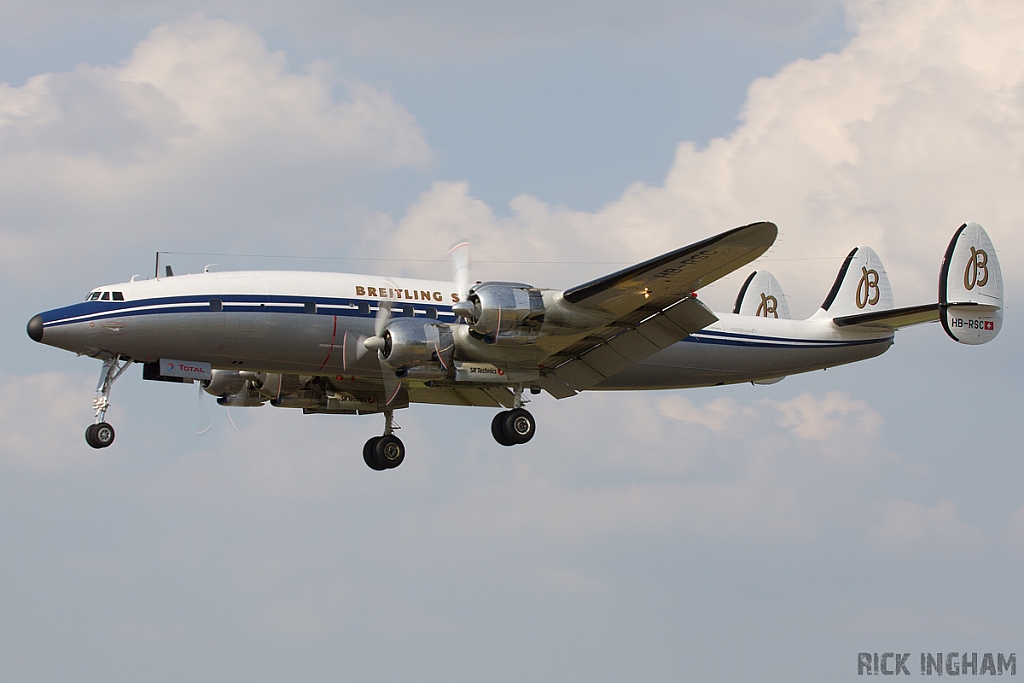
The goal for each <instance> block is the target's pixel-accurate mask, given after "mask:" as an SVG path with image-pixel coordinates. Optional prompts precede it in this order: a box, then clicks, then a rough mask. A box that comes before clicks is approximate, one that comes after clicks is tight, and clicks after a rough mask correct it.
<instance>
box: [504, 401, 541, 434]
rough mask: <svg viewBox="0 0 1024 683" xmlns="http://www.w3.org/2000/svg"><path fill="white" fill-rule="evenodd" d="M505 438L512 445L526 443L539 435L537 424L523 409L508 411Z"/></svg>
mask: <svg viewBox="0 0 1024 683" xmlns="http://www.w3.org/2000/svg"><path fill="white" fill-rule="evenodd" d="M504 427H505V429H504V432H505V437H506V438H507V439H508V440H509V441H511V442H512V443H526V442H527V441H529V440H530V439H532V438H533V435H534V434H536V433H537V422H536V420H534V419H533V415H530V412H529V411H527V410H525V409H523V408H516V409H515V410H510V411H508V414H507V415H506V416H505V424H504Z"/></svg>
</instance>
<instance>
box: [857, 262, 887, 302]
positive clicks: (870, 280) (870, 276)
mask: <svg viewBox="0 0 1024 683" xmlns="http://www.w3.org/2000/svg"><path fill="white" fill-rule="evenodd" d="M860 271H861V273H863V274H862V275H861V276H860V282H858V283H857V308H864V307H865V306H867V305H871V306H874V305H875V304H877V303H878V297H879V296H880V295H881V293H880V292H879V291H878V271H877V270H874V269H872V270H868V269H867V266H861V268H860Z"/></svg>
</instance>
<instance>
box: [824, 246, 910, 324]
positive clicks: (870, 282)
mask: <svg viewBox="0 0 1024 683" xmlns="http://www.w3.org/2000/svg"><path fill="white" fill-rule="evenodd" d="M892 309H893V299H892V287H890V286H889V275H888V274H887V273H886V272H885V266H883V265H882V261H881V259H879V258H878V254H876V253H875V252H874V250H873V249H872V248H871V247H855V248H854V250H853V251H851V252H850V254H849V255H848V256H847V257H846V260H845V261H843V265H842V267H841V268H840V269H839V274H838V275H837V276H836V281H835V282H834V283H833V284H832V289H831V290H829V293H828V296H827V297H825V301H824V303H822V304H821V308H820V309H818V312H817V313H815V314H814V316H813V317H814V318H841V317H844V316H851V315H857V314H862V313H876V312H881V311H890V310H892Z"/></svg>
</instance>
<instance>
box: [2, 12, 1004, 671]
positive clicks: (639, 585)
mask: <svg viewBox="0 0 1024 683" xmlns="http://www.w3.org/2000/svg"><path fill="white" fill-rule="evenodd" d="M1021 35H1024V9H1022V8H1021V7H1020V4H1019V2H1017V1H1016V0H978V1H977V2H973V3H962V2H956V1H954V0H846V1H845V2H834V1H831V0H779V1H772V0H729V1H726V2H715V3H709V2H661V1H660V0H649V1H637V0H634V1H632V2H628V3H627V2H621V1H619V0H606V1H604V2H598V3H594V2H587V3H584V2H579V1H576V0H567V1H565V2H532V1H528V2H517V3H515V4H513V3H506V2H498V3H486V4H480V3H469V2H462V1H461V0H448V1H447V2H423V1H419V2H405V1H400V0H399V1H395V2H378V3H366V2H359V1H350V2H331V3H327V2H324V1H323V0H296V1H294V2H290V3H287V4H285V3H279V2H275V1H274V0H265V1H264V2H260V3H240V2H236V1H234V0H223V1H219V2H218V1H216V0H215V1H213V2H204V3H193V2H187V1H186V2H182V1H180V0H176V1H174V2H170V1H166V0H152V1H150V2H145V3H122V2H109V1H104V2H97V1H92V2H90V1H85V2H82V1H78V2H65V1H63V0H51V1H43V2H38V1H37V2H28V1H27V0H0V279H2V282H3V287H4V290H5V293H6V296H5V297H4V299H3V303H2V304H0V305H2V307H3V308H2V311H3V316H2V319H3V321H4V323H5V324H4V325H3V326H0V348H2V349H3V350H4V351H5V352H6V356H7V357H8V359H9V362H8V364H7V367H6V369H5V370H3V371H2V375H3V382H2V385H0V387H2V388H0V407H2V410H0V427H2V429H3V432H4V434H5V435H6V438H5V439H3V441H2V442H0V548H3V551H2V552H0V678H2V679H3V680H16V681H53V680H67V681H104V682H107V681H129V680H130V681H135V680H152V681H182V680H189V681H215V680H216V681H225V680H228V681H235V680H238V681H247V682H248V681H278V680H283V679H289V680H308V681H321V680H339V679H340V680H358V681H396V680H416V681H424V680H426V681H434V680H438V681H441V680H443V681H446V682H447V681H479V680H491V681H522V680H531V681H566V680H586V681H621V680H624V679H627V678H628V679H636V680H645V681H648V680H649V681H678V680H697V681H751V680H757V681H818V680H840V681H841V680H854V679H856V678H858V677H857V669H856V664H857V655H858V653H860V652H879V653H884V652H911V653H913V658H912V659H911V661H910V669H911V673H912V675H919V674H918V669H917V656H918V653H920V652H924V651H929V652H944V653H948V652H954V651H956V652H964V651H969V652H979V653H985V652H1003V653H1010V652H1016V653H1018V654H1019V655H1020V656H1024V647H1022V644H1024V617H1022V616H1021V615H1022V614H1024V598H1022V597H1021V593H1020V591H1019V590H1018V583H1019V576H1020V574H1021V569H1022V567H1024V496H1022V495H1021V492H1020V485H1019V482H1020V481H1021V480H1022V479H1024V464H1022V462H1021V458H1020V457H1019V451H1017V450H1016V448H1017V447H1018V446H1015V444H1019V443H1021V442H1022V440H1024V425H1022V424H1021V420H1020V419H1019V415H1018V413H1019V406H1020V405H1021V399H1022V398H1024V397H1022V396H1021V389H1020V387H1021V385H1022V381H1021V380H1022V379H1024V373H1022V370H1024V368H1022V362H1021V360H1020V357H1019V354H1018V353H1016V352H1015V351H1016V344H1015V343H1014V340H1015V339H1016V338H1018V337H1019V335H1020V334H1021V332H1022V324H1021V323H1020V322H1019V321H1018V320H1017V319H1016V318H1015V316H1014V313H1015V311H1016V310H1017V309H1016V301H1017V300H1019V298H1020V294H1021V293H1022V289H1024V279H1022V277H1021V269H1020V268H1018V267H1017V264H1019V263H1021V262H1022V258H1021V257H1022V250H1024V233H1022V227H1024V193H1022V192H1021V188H1022V187H1024V168H1022V166H1021V162H1020V160H1021V159H1022V158H1024V47H1022V46H1021V42H1020V39H1019V37H1020V36H1021ZM758 220H772V221H774V222H776V223H777V224H778V225H779V227H780V237H779V239H778V241H777V242H776V245H775V246H774V247H773V248H772V250H771V251H769V252H768V253H767V254H766V255H765V256H764V257H763V258H762V259H760V260H759V261H758V262H757V263H756V264H755V265H754V266H752V267H757V268H767V269H770V270H771V271H772V272H773V273H774V274H775V276H776V277H777V278H778V280H779V281H780V283H781V284H782V286H783V288H784V289H785V291H786V292H787V295H788V298H789V304H790V308H791V310H792V311H793V314H794V317H806V316H809V315H811V314H812V313H813V312H814V311H815V310H816V308H817V307H818V305H819V304H820V303H821V300H822V299H823V298H824V296H825V294H826V292H827V290H828V288H829V286H830V284H831V282H832V279H833V277H834V274H835V271H836V270H837V269H838V268H839V265H840V264H841V262H842V258H843V257H844V256H845V255H846V253H848V252H849V250H850V249H851V248H852V247H853V246H856V245H860V244H866V245H869V246H871V247H872V248H874V249H875V251H876V252H877V253H878V254H879V256H880V257H881V259H882V260H883V262H884V263H885V264H886V268H887V271H888V273H889V277H890V280H891V282H892V285H893V289H894V293H895V298H896V304H897V305H898V306H905V305H913V304H921V303H929V302H933V301H935V296H936V287H937V283H936V278H937V271H938V266H939V262H940V261H941V258H942V254H943V252H944V249H945V246H946V244H947V242H948V240H949V238H950V236H951V235H952V233H953V232H954V230H955V229H956V228H957V227H958V226H959V225H960V224H961V223H963V222H965V221H968V220H976V221H979V222H980V223H981V224H982V225H984V226H985V228H986V229H987V230H988V232H989V234H990V235H991V237H992V239H993V241H994V243H995V244H996V246H997V248H998V250H999V258H1000V261H1001V264H1002V270H1003V275H1004V278H1005V284H1006V315H1005V322H1004V326H1003V330H1002V333H1001V335H1000V336H999V337H998V338H997V339H996V340H995V341H993V342H992V343H991V344H988V345H986V346H982V347H966V346H961V345H958V344H956V343H954V342H953V341H952V340H950V339H948V338H947V337H946V336H945V334H944V333H943V332H942V330H941V328H940V327H938V326H936V325H926V326H921V327H918V328H913V329H908V330H904V331H901V332H900V333H899V334H898V335H897V338H896V344H895V345H894V346H893V348H892V349H891V350H890V351H889V352H888V353H886V354H885V355H884V356H882V357H880V358H878V359H874V360H871V361H867V362H864V363H860V364H856V365H853V366H847V367H842V368H834V369H831V370H829V371H827V372H824V373H822V372H817V373H811V374H807V375H802V376H794V377H789V378H786V379H785V380H784V381H783V382H781V383H779V384H776V385H772V386H756V387H755V386H750V385H739V386H734V387H719V388H711V389H700V390H687V391H666V392H652V393H645V392H625V393H585V394H582V395H580V396H577V397H573V398H571V399H566V400H562V401H556V400H554V399H552V398H550V397H547V396H541V397H536V398H535V400H534V401H533V403H532V404H531V406H530V408H531V411H532V412H533V413H534V415H535V416H536V418H537V421H538V433H537V437H536V438H535V439H534V440H533V441H532V442H530V444H528V445H525V446H517V447H515V448H512V449H506V448H502V447H500V446H498V445H497V444H495V443H494V442H493V440H492V438H491V436H490V433H489V429H488V427H489V422H490V419H491V417H492V413H491V412H490V411H488V410H485V409H457V408H454V407H443V406H413V407H412V408H411V409H409V410H407V411H402V412H401V413H399V414H398V415H397V416H396V419H397V421H398V422H399V423H400V424H401V426H402V428H403V429H402V431H401V432H400V434H401V437H402V438H403V440H404V442H405V444H406V446H407V450H408V456H407V458H406V460H405V462H404V463H403V465H402V467H401V468H399V469H396V470H393V471H389V472H386V473H377V472H373V471H371V470H369V469H368V468H367V467H366V466H365V464H364V463H363V462H362V459H361V458H360V455H359V453H360V450H361V448H362V444H363V442H364V441H365V440H366V439H367V438H369V437H370V436H373V435H374V434H379V433H380V431H381V427H382V424H381V423H382V421H383V420H382V418H380V416H363V417H352V418H348V417H336V416H303V415H301V414H300V413H298V411H289V410H284V409H273V408H271V407H264V408H261V409H250V410H243V409H237V410H234V411H233V412H232V417H233V419H234V423H235V424H236V425H237V430H236V429H235V428H233V427H232V424H231V423H230V422H229V421H228V420H227V418H226V416H225V415H224V414H223V411H222V409H220V408H219V407H217V406H216V405H214V404H213V402H212V401H208V402H202V400H201V398H202V397H201V396H199V394H198V393H197V390H196V387H195V386H191V385H182V386H177V385H174V386H170V385H164V384H163V383H153V382H143V381H142V380H141V373H137V372H134V371H132V372H129V373H126V375H125V377H124V378H122V379H121V380H119V382H118V383H117V384H116V385H115V387H114V392H113V394H112V397H111V401H112V408H111V410H110V412H109V413H108V419H109V421H110V422H111V423H112V424H114V426H115V428H116V429H117V431H118V437H117V441H116V443H115V444H114V445H113V446H112V447H111V448H109V449H105V450H103V451H93V450H92V449H90V448H88V446H86V444H85V443H84V439H83V438H82V434H83V432H84V429H85V427H86V426H87V425H88V424H89V423H90V421H91V417H92V413H91V407H90V406H91V399H92V396H93V389H94V387H95V382H96V379H97V377H98V373H99V363H98V362H97V361H95V360H92V359H86V358H76V357H74V356H73V355H72V354H69V353H66V352H62V351H58V350H56V349H52V348H49V347H45V346H42V345H39V344H35V343H33V342H32V341H31V340H30V339H28V337H27V336H26V335H25V332H24V326H25V323H26V322H27V321H28V319H29V318H30V317H31V316H32V315H34V314H35V313H37V312H39V311H42V310H47V309H50V308H54V307H57V306H61V305H65V304H68V303H70V302H73V301H77V300H79V299H80V298H81V297H82V295H84V294H85V293H86V292H87V291H88V290H89V289H91V288H92V287H94V286H97V285H99V284H104V283H113V282H120V281H125V280H127V279H128V278H129V277H130V276H131V275H133V274H135V273H139V274H141V275H142V276H146V275H148V274H149V273H150V272H151V271H150V269H151V268H152V267H153V258H154V252H156V251H158V250H160V251H164V252H169V253H167V254H166V255H165V256H163V257H162V262H164V263H170V264H171V265H172V266H173V267H174V269H175V272H176V273H182V272H196V271H199V270H200V269H202V268H203V267H204V266H205V265H206V264H208V263H212V262H217V263H218V265H217V266H216V267H217V268H219V269H234V268H292V269H328V270H346V271H354V272H369V273H373V274H388V273H393V274H396V275H408V276H418V277H428V278H445V277H447V276H448V275H449V269H450V267H449V264H448V263H447V261H446V260H445V252H446V251H447V248H448V247H449V246H450V245H451V244H452V243H453V242H454V241H455V240H457V239H462V238H468V239H470V240H471V242H472V244H473V247H472V249H473V258H474V277H475V278H476V279H514V280H517V281H526V282H530V283H532V284H535V285H538V286H544V287H569V286H572V285H575V284H579V283H581V282H585V281H587V280H590V279H592V278H593V277H596V276H599V275H601V274H604V273H606V272H609V271H611V270H614V269H617V268H618V267H620V266H621V265H626V264H628V263H632V262H636V261H639V260H642V259H645V258H649V257H651V256H654V255H657V254H659V253H662V252H664V251H667V250H670V249H673V248H677V247H679V246H682V245H685V244H688V243H691V242H694V241H697V240H699V239H703V238H705V237H707V236H710V235H712V234H715V233H717V232H720V231H722V230H726V229H729V228H732V227H735V226H738V225H743V224H747V223H751V222H754V221H758ZM226 254H227V255H226ZM243 255H256V256H243ZM748 272H749V269H745V270H742V271H740V272H738V273H736V274H734V275H732V276H729V277H727V278H724V279H723V280H722V281H720V282H718V283H716V284H715V285H712V286H711V287H709V288H707V290H705V291H702V292H701V298H702V299H703V300H705V301H706V302H708V303H709V305H711V306H712V308H714V309H715V310H729V309H730V307H731V303H732V300H733V299H734V298H735V295H736V291H737V290H738V288H739V286H740V285H741V284H742V281H743V279H744V278H745V277H746V274H747V273H748ZM207 398H208V397H207ZM206 418H208V419H209V420H210V423H211V424H212V428H211V429H210V430H209V431H208V432H206V433H205V434H203V435H201V436H197V435H196V431H197V429H196V427H197V424H200V423H202V422H203V421H204V420H205V419H206ZM382 474H383V475H384V476H381V475H382ZM979 657H980V655H979Z"/></svg>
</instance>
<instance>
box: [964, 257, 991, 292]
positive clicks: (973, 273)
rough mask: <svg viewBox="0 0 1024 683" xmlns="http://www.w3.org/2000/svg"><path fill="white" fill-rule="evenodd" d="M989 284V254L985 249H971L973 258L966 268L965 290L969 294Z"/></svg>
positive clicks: (969, 260)
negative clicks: (976, 288)
mask: <svg viewBox="0 0 1024 683" xmlns="http://www.w3.org/2000/svg"><path fill="white" fill-rule="evenodd" d="M987 284H988V253H986V251H985V250H984V249H975V248H974V247H971V258H970V259H968V261H967V267H966V268H964V289H966V290H967V291H968V292H969V291H971V290H972V289H974V288H975V287H976V286H977V287H984V286H985V285H987Z"/></svg>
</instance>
